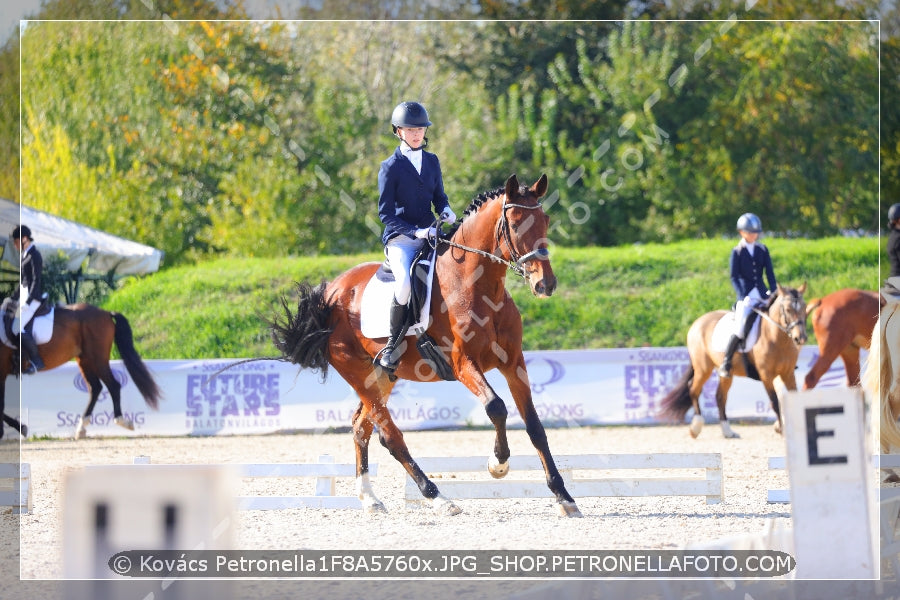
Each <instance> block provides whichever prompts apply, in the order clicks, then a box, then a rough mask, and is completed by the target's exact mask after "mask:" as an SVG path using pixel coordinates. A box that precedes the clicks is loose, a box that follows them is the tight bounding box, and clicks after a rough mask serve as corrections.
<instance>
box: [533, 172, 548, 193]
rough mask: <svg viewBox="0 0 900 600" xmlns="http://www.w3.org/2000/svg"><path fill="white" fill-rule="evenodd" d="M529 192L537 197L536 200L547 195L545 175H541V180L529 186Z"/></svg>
mask: <svg viewBox="0 0 900 600" xmlns="http://www.w3.org/2000/svg"><path fill="white" fill-rule="evenodd" d="M531 191H532V192H534V193H535V195H537V197H538V198H540V197H541V196H543V195H544V194H546V193H547V174H546V173H543V174H541V178H540V179H538V180H537V181H536V182H535V184H534V185H533V186H531Z"/></svg>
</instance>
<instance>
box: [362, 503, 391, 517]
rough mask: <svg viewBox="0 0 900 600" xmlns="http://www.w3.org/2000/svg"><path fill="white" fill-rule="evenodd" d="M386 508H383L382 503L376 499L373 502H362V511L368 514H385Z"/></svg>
mask: <svg viewBox="0 0 900 600" xmlns="http://www.w3.org/2000/svg"><path fill="white" fill-rule="evenodd" d="M387 511H388V510H387V508H385V506H384V504H383V503H382V502H381V501H380V500H376V501H375V502H364V503H363V512H364V513H366V514H369V515H377V514H386V513H387Z"/></svg>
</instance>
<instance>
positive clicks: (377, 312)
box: [359, 260, 434, 339]
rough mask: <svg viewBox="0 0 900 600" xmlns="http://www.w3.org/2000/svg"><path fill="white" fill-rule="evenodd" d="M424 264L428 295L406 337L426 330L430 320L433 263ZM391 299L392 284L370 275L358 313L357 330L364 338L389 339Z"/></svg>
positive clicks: (392, 292)
mask: <svg viewBox="0 0 900 600" xmlns="http://www.w3.org/2000/svg"><path fill="white" fill-rule="evenodd" d="M426 264H428V294H427V295H426V297H425V304H424V306H423V307H422V314H421V315H419V322H418V323H415V324H414V325H410V327H409V329H408V330H407V332H406V335H408V336H409V335H414V334H416V333H419V332H422V331H425V330H426V329H428V325H429V321H430V320H431V285H432V283H433V282H434V261H433V260H432V261H431V262H430V263H426ZM393 299H394V282H393V281H381V280H380V279H378V276H377V275H372V278H371V279H369V282H368V283H367V284H366V289H364V290H363V296H362V303H361V306H360V311H359V312H360V315H359V328H360V330H361V331H362V334H363V335H364V336H366V337H367V338H369V339H375V338H386V337H390V335H391V324H390V322H389V321H390V319H389V316H390V311H391V300H393Z"/></svg>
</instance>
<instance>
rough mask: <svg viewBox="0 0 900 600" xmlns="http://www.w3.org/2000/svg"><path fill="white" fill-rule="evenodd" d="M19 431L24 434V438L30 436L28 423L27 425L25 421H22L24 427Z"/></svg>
mask: <svg viewBox="0 0 900 600" xmlns="http://www.w3.org/2000/svg"><path fill="white" fill-rule="evenodd" d="M19 433H21V434H22V437H23V438H27V437H28V425H25V424H24V423H22V428H21V429H20V430H19Z"/></svg>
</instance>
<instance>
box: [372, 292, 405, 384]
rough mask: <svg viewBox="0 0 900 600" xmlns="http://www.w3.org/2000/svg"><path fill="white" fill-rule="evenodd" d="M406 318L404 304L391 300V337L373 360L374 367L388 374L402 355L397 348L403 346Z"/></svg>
mask: <svg viewBox="0 0 900 600" xmlns="http://www.w3.org/2000/svg"><path fill="white" fill-rule="evenodd" d="M408 317H409V307H408V306H407V305H406V304H399V303H398V302H397V300H396V299H393V300H391V337H390V338H388V341H387V344H385V346H384V348H383V349H382V350H381V352H379V353H378V355H377V357H376V360H375V365H376V366H379V367H381V368H382V369H384V370H385V371H387V372H388V373H393V372H394V371H395V370H396V369H397V364H398V363H399V362H400V357H401V356H402V354H403V353H402V352H400V351H399V347H400V346H401V345H402V344H403V338H404V337H405V336H406V330H407V329H408V328H409V323H408Z"/></svg>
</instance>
